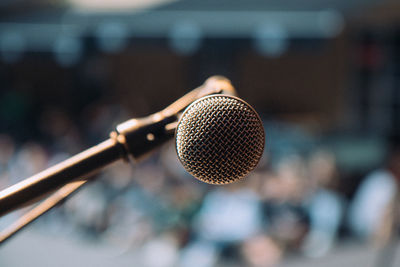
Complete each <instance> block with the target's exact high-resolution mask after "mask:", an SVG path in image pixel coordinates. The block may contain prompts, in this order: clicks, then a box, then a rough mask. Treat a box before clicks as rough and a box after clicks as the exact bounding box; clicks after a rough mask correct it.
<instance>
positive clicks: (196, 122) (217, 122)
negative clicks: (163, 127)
mask: <svg viewBox="0 0 400 267" xmlns="http://www.w3.org/2000/svg"><path fill="white" fill-rule="evenodd" d="M264 142H265V136H264V128H263V126H262V122H261V120H260V117H259V116H258V114H257V113H256V112H255V110H254V109H253V108H252V107H251V106H250V105H249V104H247V103H246V102H244V101H243V100H241V99H239V98H236V97H232V96H227V95H211V96H206V97H203V98H201V99H199V100H197V101H195V102H193V103H192V104H191V105H190V106H189V107H188V108H187V109H186V110H185V111H184V113H183V114H182V117H181V119H180V121H179V124H178V127H177V129H176V150H177V154H178V157H179V159H180V161H181V162H182V164H183V166H184V168H185V169H186V170H187V171H188V172H189V173H190V174H191V175H193V176H194V177H196V178H197V179H199V180H201V181H203V182H206V183H210V184H228V183H231V182H234V181H236V180H238V179H241V178H243V177H244V176H246V175H247V174H248V173H249V172H250V171H252V170H253V169H254V168H255V167H256V165H257V163H258V161H259V160H260V158H261V156H262V153H263V150H264Z"/></svg>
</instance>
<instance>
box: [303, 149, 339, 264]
mask: <svg viewBox="0 0 400 267" xmlns="http://www.w3.org/2000/svg"><path fill="white" fill-rule="evenodd" d="M308 176H309V186H308V190H309V192H308V194H307V198H306V200H305V208H306V210H307V214H308V216H309V220H310V229H309V231H308V233H307V236H306V238H305V240H304V243H303V244H302V251H303V253H304V254H305V255H307V256H309V257H321V256H323V255H325V254H326V253H327V252H328V251H329V250H330V249H331V248H332V246H333V245H334V242H335V239H336V237H337V234H338V231H339V227H340V225H341V222H342V218H343V214H344V208H345V202H344V198H343V197H342V196H341V195H340V194H339V193H338V192H337V191H336V190H334V187H335V182H336V178H337V170H336V160H335V156H334V155H333V154H332V153H331V152H329V151H327V150H317V151H315V152H314V153H313V154H312V155H311V157H310V159H309V163H308Z"/></svg>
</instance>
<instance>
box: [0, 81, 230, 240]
mask: <svg viewBox="0 0 400 267" xmlns="http://www.w3.org/2000/svg"><path fill="white" fill-rule="evenodd" d="M222 93H223V94H230V95H236V92H235V89H234V88H233V86H232V84H231V83H230V81H229V80H228V79H226V78H224V77H222V76H213V77H210V78H209V79H207V80H206V81H205V83H204V84H203V85H202V86H200V87H198V88H196V89H194V90H192V91H191V92H189V93H187V94H186V95H184V96H183V97H182V98H180V99H178V100H177V101H175V102H174V103H172V104H171V105H169V106H168V107H167V108H165V109H163V110H162V111H160V112H157V113H155V114H153V115H150V116H148V117H145V118H139V119H131V120H128V121H126V122H124V123H121V124H119V125H118V126H117V128H116V130H115V131H113V132H111V134H110V139H108V140H106V141H104V142H102V143H100V144H98V145H97V146H94V147H92V148H89V149H88V150H85V151H83V152H81V153H79V154H77V155H75V156H73V157H71V158H69V159H67V160H65V161H63V162H61V163H59V164H57V165H55V166H53V167H51V168H49V169H47V170H44V171H42V172H40V173H38V174H36V175H34V176H32V177H30V178H27V179H25V180H23V181H21V182H19V183H17V184H15V185H13V186H10V187H8V188H6V189H4V190H3V191H0V217H1V216H3V215H5V214H7V213H9V212H11V211H14V210H15V209H18V208H21V207H23V206H26V205H29V204H31V203H33V202H36V201H38V200H40V199H42V198H44V197H45V196H46V195H48V194H50V193H52V192H54V191H56V190H58V191H56V192H55V193H53V195H51V196H50V197H48V198H47V199H46V200H44V201H43V202H42V203H40V204H39V205H38V206H36V207H35V208H33V209H32V210H30V211H29V212H28V213H26V214H25V215H23V216H22V217H21V218H20V219H18V220H17V221H16V222H15V223H13V224H12V225H10V226H9V227H8V228H6V229H5V230H4V231H3V232H0V244H2V243H3V242H4V241H6V240H8V239H9V238H10V237H11V236H13V235H14V234H16V233H17V232H19V231H20V230H21V229H23V228H24V227H25V226H27V225H28V224H30V223H31V222H33V221H34V220H36V219H37V218H39V217H40V216H41V215H43V214H44V213H45V212H47V211H49V210H50V209H51V208H53V207H54V206H56V205H57V204H58V203H60V202H62V201H63V200H65V199H66V198H67V197H68V196H69V195H71V194H72V193H73V192H75V191H77V190H78V189H79V188H81V187H82V186H83V185H85V184H87V181H88V179H89V178H90V176H92V175H93V174H95V173H96V172H98V171H99V170H100V169H101V168H103V167H105V166H107V165H109V164H111V163H113V162H115V161H117V160H119V159H121V158H122V159H124V160H125V161H129V158H130V157H128V155H129V154H130V155H131V156H132V158H133V159H134V160H138V159H140V158H142V157H143V156H145V155H146V154H148V153H149V152H151V151H152V150H154V149H155V148H157V147H159V146H160V145H162V144H163V143H165V142H166V141H168V140H169V139H171V138H172V137H173V136H174V134H175V129H176V126H177V123H178V120H179V118H180V115H181V113H182V112H183V111H184V109H185V108H186V107H187V106H188V105H190V104H191V103H192V102H193V101H195V100H197V99H198V98H201V97H204V96H207V95H211V94H222Z"/></svg>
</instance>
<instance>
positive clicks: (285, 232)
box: [261, 154, 308, 250]
mask: <svg viewBox="0 0 400 267" xmlns="http://www.w3.org/2000/svg"><path fill="white" fill-rule="evenodd" d="M305 171H306V169H305V162H304V160H303V158H302V157H301V156H300V155H297V154H291V155H287V156H286V157H283V158H282V159H281V160H280V162H278V163H277V165H276V166H275V167H274V170H273V171H272V172H271V173H270V174H268V176H269V177H268V179H266V180H265V182H264V184H263V186H262V191H261V194H262V198H263V211H264V216H265V224H266V229H267V233H268V234H269V236H270V237H271V238H273V240H275V241H276V242H278V243H279V244H280V246H281V247H282V249H284V250H291V249H294V250H297V249H298V247H299V245H300V244H301V242H302V240H303V238H304V236H305V234H306V232H307V229H308V217H307V214H306V210H305V209H304V207H303V201H304V198H305V192H306V190H305V187H306V184H305V180H306V178H305V175H306V173H305Z"/></svg>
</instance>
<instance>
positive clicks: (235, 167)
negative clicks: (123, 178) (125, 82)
mask: <svg viewBox="0 0 400 267" xmlns="http://www.w3.org/2000/svg"><path fill="white" fill-rule="evenodd" d="M235 95H236V92H235V89H234V88H233V86H232V85H231V83H230V81H229V80H228V79H226V78H224V77H222V76H213V77H211V78H209V79H207V80H206V82H205V83H204V84H203V85H202V86H200V87H198V88H196V89H194V90H193V91H191V92H189V93H188V94H186V95H185V96H183V97H182V98H180V99H178V100H177V101H175V102H174V103H172V104H171V105H170V106H168V107H167V108H165V109H163V110H162V111H160V112H157V113H155V114H152V115H150V116H148V117H145V118H139V119H131V120H128V121H126V122H124V123H122V124H119V125H118V126H117V127H116V130H115V131H113V132H111V134H110V139H108V140H106V141H104V142H102V143H100V144H99V145H97V146H94V147H92V148H90V149H88V150H86V151H83V152H81V153H80V154H77V155H75V156H73V157H71V158H69V159H67V160H65V161H63V162H61V163H59V164H57V165H55V166H53V167H51V168H49V169H47V170H45V171H42V172H40V173H38V174H36V175H34V176H32V177H30V178H28V179H26V180H23V181H21V182H19V183H17V184H15V185H13V186H10V187H9V188H7V189H4V190H3V191H1V192H0V216H2V215H4V214H6V213H8V212H10V211H12V210H14V209H17V208H19V207H21V206H24V205H27V204H29V203H31V202H33V201H35V200H38V199H40V198H43V197H44V196H45V195H47V194H49V193H51V192H53V191H54V190H56V189H59V188H60V187H62V186H64V185H66V184H68V183H70V182H73V181H77V180H87V179H88V178H89V176H90V175H92V174H94V173H95V172H97V171H98V170H99V169H100V168H103V167H105V166H107V165H108V164H110V163H112V162H114V161H116V160H118V159H124V160H128V159H129V158H132V159H133V160H134V161H137V160H140V159H141V158H142V157H144V156H145V155H147V154H149V153H150V152H151V151H152V150H154V149H155V148H157V147H159V146H160V145H162V144H163V143H165V142H166V141H168V140H170V139H172V138H173V137H174V136H176V151H177V154H178V157H179V159H180V161H181V162H182V164H183V166H184V168H185V169H186V170H187V171H188V172H189V173H190V174H192V175H193V176H194V177H195V178H197V179H199V180H201V181H203V182H206V183H210V184H227V183H231V182H233V181H236V180H238V179H241V178H243V177H244V176H245V175H246V174H248V173H249V172H250V171H251V170H253V169H254V168H255V167H256V165H257V163H258V161H259V160H260V158H261V156H262V153H263V150H264V140H265V137H264V128H263V126H262V122H261V119H260V117H259V116H258V114H257V113H256V111H255V110H254V109H253V108H252V107H251V106H250V105H249V104H247V103H246V102H245V101H243V100H241V99H239V98H237V97H236V96H235Z"/></svg>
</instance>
